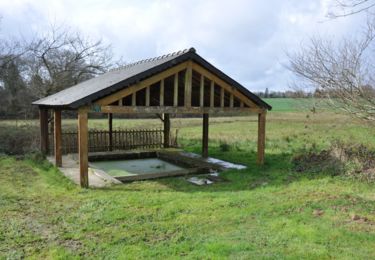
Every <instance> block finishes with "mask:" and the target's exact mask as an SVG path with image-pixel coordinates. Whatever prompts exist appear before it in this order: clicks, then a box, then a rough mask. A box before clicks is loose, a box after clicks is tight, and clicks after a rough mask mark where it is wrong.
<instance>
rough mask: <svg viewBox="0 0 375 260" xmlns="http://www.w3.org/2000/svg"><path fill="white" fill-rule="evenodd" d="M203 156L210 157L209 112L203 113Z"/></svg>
mask: <svg viewBox="0 0 375 260" xmlns="http://www.w3.org/2000/svg"><path fill="white" fill-rule="evenodd" d="M202 156H203V157H204V158H207V157H208V114H203V131H202Z"/></svg>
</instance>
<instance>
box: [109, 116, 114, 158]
mask: <svg viewBox="0 0 375 260" xmlns="http://www.w3.org/2000/svg"><path fill="white" fill-rule="evenodd" d="M112 135H113V114H112V113H109V114H108V140H109V144H108V145H109V147H108V150H110V151H112V150H113V136H112Z"/></svg>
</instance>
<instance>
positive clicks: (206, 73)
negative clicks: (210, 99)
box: [192, 63, 259, 108]
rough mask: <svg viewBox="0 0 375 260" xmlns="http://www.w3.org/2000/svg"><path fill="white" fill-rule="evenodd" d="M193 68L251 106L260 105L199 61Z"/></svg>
mask: <svg viewBox="0 0 375 260" xmlns="http://www.w3.org/2000/svg"><path fill="white" fill-rule="evenodd" d="M192 66H193V69H194V70H195V71H197V72H199V73H200V74H203V75H204V76H205V77H206V78H208V79H210V80H213V81H214V82H215V83H216V84H218V85H220V87H223V88H224V89H225V90H226V91H228V92H229V93H233V95H234V96H236V97H237V98H238V99H239V100H241V101H243V102H244V103H245V104H246V105H248V106H249V107H253V108H255V107H259V106H258V105H257V104H255V103H254V102H253V101H252V100H250V99H249V98H248V97H247V96H245V95H244V94H242V93H241V92H240V91H239V90H238V89H236V88H234V87H233V86H231V85H230V84H228V83H227V82H225V81H224V80H222V79H221V78H219V77H218V76H216V75H215V74H213V73H211V72H210V71H209V70H207V69H206V68H204V67H202V66H201V65H199V64H197V63H193V65H192Z"/></svg>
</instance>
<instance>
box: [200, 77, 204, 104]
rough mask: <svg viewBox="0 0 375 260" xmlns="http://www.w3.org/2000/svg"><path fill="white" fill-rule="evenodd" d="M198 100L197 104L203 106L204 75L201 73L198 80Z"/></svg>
mask: <svg viewBox="0 0 375 260" xmlns="http://www.w3.org/2000/svg"><path fill="white" fill-rule="evenodd" d="M200 81H201V82H200V94H199V97H200V100H199V106H200V107H204V76H203V75H201V80H200Z"/></svg>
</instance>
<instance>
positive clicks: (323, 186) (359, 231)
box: [0, 107, 375, 259]
mask: <svg viewBox="0 0 375 260" xmlns="http://www.w3.org/2000/svg"><path fill="white" fill-rule="evenodd" d="M278 110H279V111H278ZM286 110H287V109H286ZM267 119H268V120H267V141H266V164H265V165H264V166H262V167H261V166H257V165H256V164H255V161H256V137H257V122H256V116H253V117H226V118H211V119H210V122H211V124H210V130H209V131H210V143H209V153H210V155H211V156H213V157H217V158H220V159H223V160H226V161H231V162H235V163H240V164H245V165H247V166H248V168H247V169H245V170H231V171H227V172H225V173H223V174H222V176H223V177H224V178H225V179H227V180H228V181H227V182H219V183H215V184H213V185H207V186H194V185H193V184H191V183H189V182H187V181H186V180H185V179H184V178H182V177H178V178H166V179H159V180H151V181H142V182H133V183H129V184H124V185H116V186H113V187H109V188H103V189H88V190H84V189H80V188H79V187H77V186H75V185H73V184H72V183H70V182H69V181H68V180H67V179H65V178H64V177H63V176H62V175H61V174H60V173H59V172H58V170H57V169H55V168H54V167H53V166H51V165H49V164H48V163H47V162H45V161H44V162H40V161H35V160H33V159H32V157H27V158H29V159H16V158H15V157H9V156H2V157H1V159H0V259H2V258H10V259H15V258H23V257H33V258H38V259H39V258H52V259H54V258H59V257H60V258H69V259H70V258H77V259H79V258H109V259H111V258H177V257H187V258H204V259H212V258H213V259H215V258H227V257H228V258H236V259H237V258H244V259H249V258H250V259H252V258H272V259H273V258H319V259H321V258H324V259H325V258H339V259H350V258H356V259H373V258H375V184H372V183H368V182H365V181H360V180H358V179H356V178H350V177H348V176H346V175H342V174H339V173H337V172H335V174H333V173H332V169H330V168H329V167H327V168H325V167H321V168H319V167H318V168H316V169H315V170H314V169H313V170H311V169H310V170H309V171H304V170H303V169H302V170H301V169H300V168H298V169H297V168H296V167H295V164H294V160H293V158H295V157H296V155H298V154H306V153H310V152H311V151H314V152H317V153H318V152H319V151H321V150H324V149H327V148H329V147H330V146H331V144H332V143H334V142H336V141H337V140H341V141H343V142H351V143H353V142H355V143H358V144H364V145H366V147H368V148H369V149H370V150H371V149H373V150H375V132H374V130H373V128H371V127H370V126H366V125H364V124H363V123H359V122H355V121H354V120H352V119H350V118H348V117H345V116H342V115H336V114H334V113H331V112H320V111H318V112H317V113H315V114H313V113H311V112H310V111H309V110H308V109H306V110H303V111H302V112H298V111H280V109H278V108H276V107H275V111H274V112H269V113H268V115H267ZM106 122H107V121H106V120H100V119H97V120H91V122H90V124H91V125H90V126H91V127H97V128H101V127H106ZM4 123H5V124H11V123H12V122H9V121H7V122H4ZM18 123H19V124H20V122H18ZM21 123H22V122H21ZM75 123H76V122H75V121H74V120H68V121H66V122H65V125H64V127H69V125H70V124H71V126H73V125H74V124H75ZM114 124H115V125H116V124H117V126H126V127H142V124H143V126H144V125H145V124H146V125H147V126H149V125H153V126H154V125H155V126H158V125H159V124H160V123H159V121H158V120H156V119H155V120H149V121H148V120H140V119H137V120H129V119H116V120H115V121H114ZM172 127H174V128H176V127H177V128H179V132H178V139H179V144H180V145H181V146H183V147H184V149H186V150H187V151H191V152H200V150H201V146H200V145H201V119H173V120H172ZM30 158H31V159H30Z"/></svg>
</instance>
